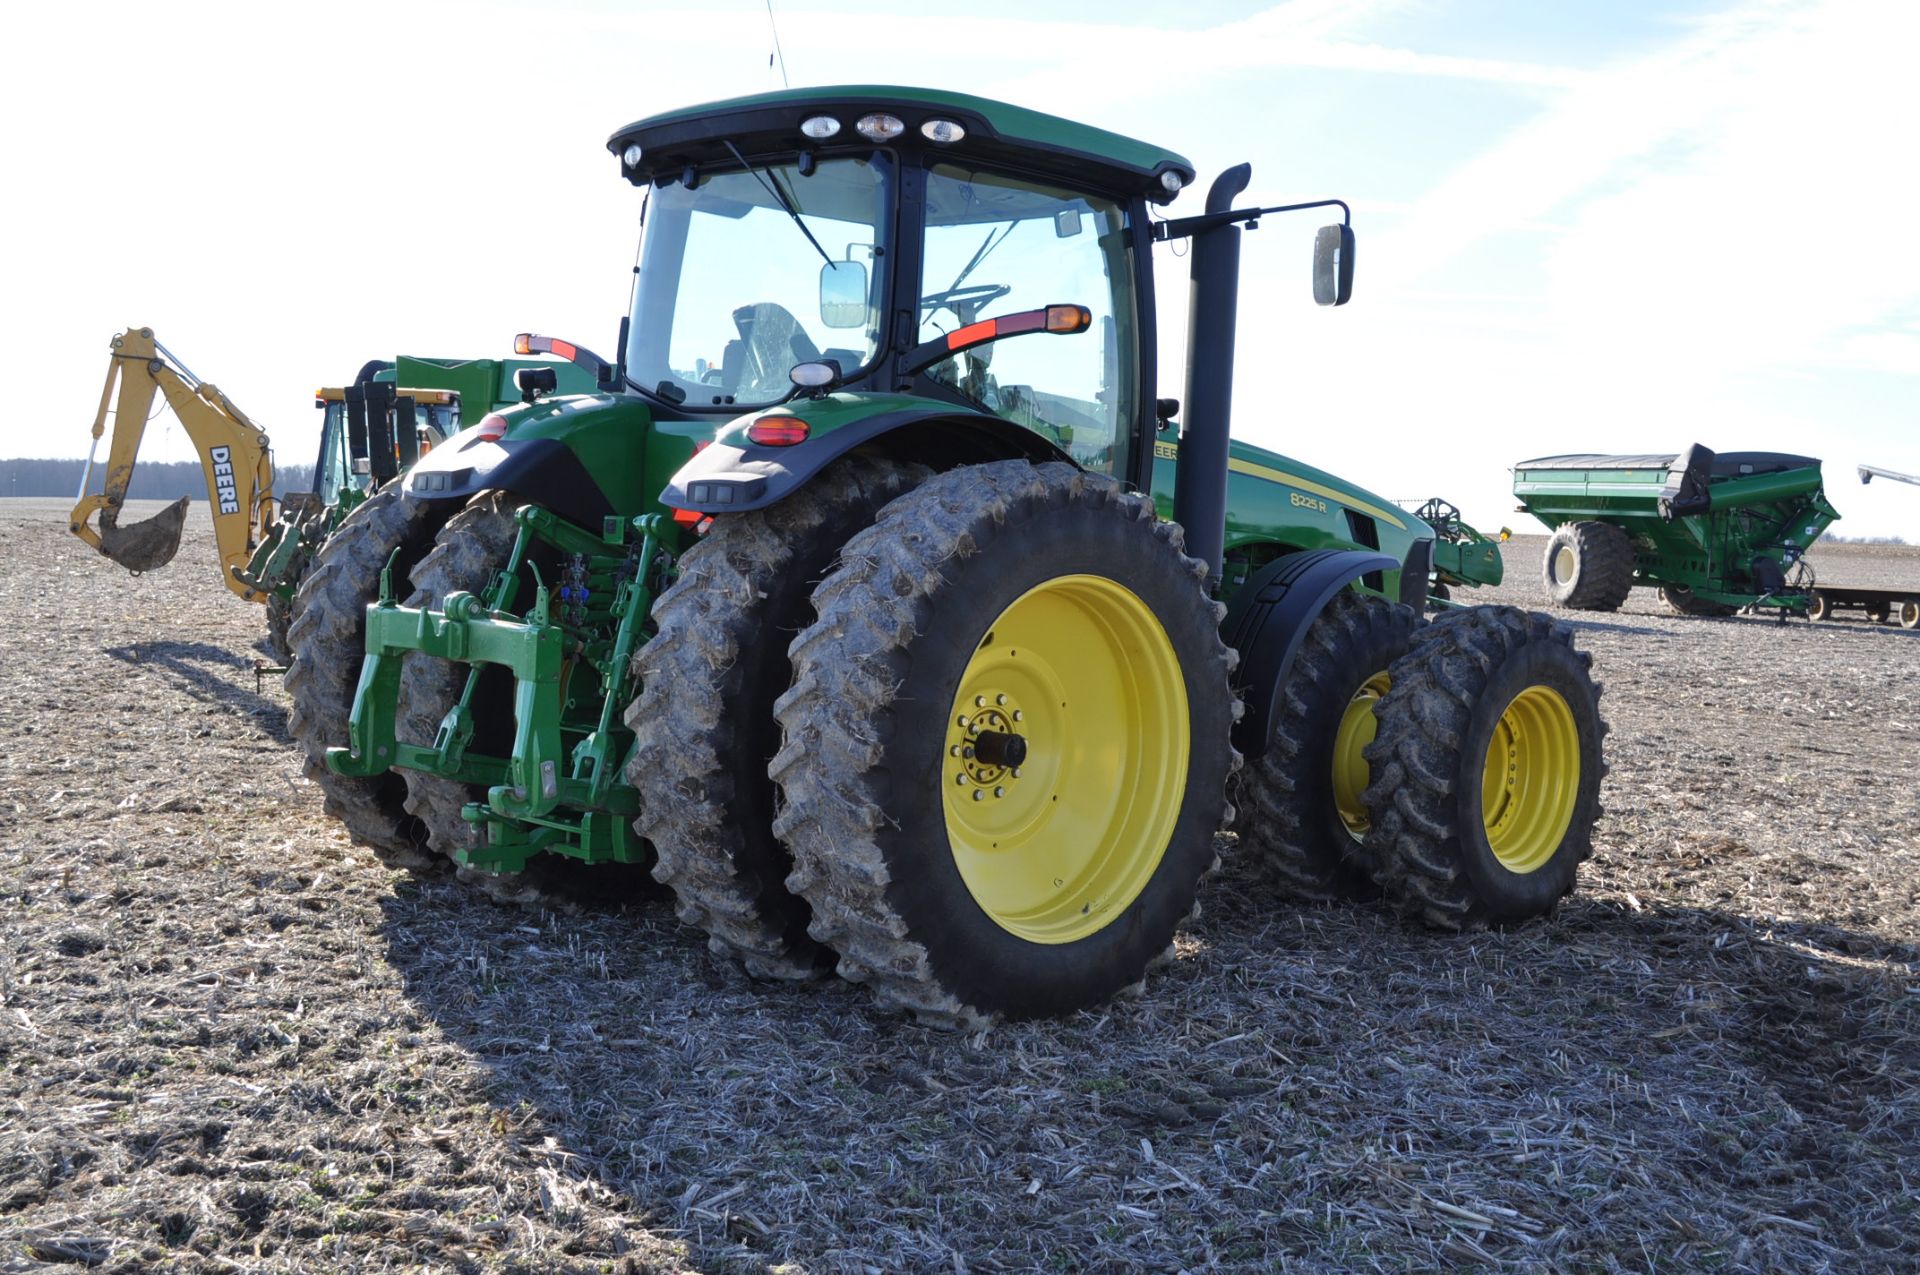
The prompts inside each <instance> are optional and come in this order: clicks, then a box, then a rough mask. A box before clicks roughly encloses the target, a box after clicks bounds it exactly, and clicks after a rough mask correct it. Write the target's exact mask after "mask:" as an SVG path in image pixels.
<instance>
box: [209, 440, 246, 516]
mask: <svg viewBox="0 0 1920 1275" xmlns="http://www.w3.org/2000/svg"><path fill="white" fill-rule="evenodd" d="M208 454H209V455H210V456H212V457H213V492H214V495H215V496H216V497H218V498H219V505H220V512H221V513H223V514H237V513H239V512H240V493H239V491H238V490H237V489H236V488H235V487H234V485H233V460H232V456H233V449H232V448H228V447H216V448H214V449H213V450H212V451H211V452H209V453H208Z"/></svg>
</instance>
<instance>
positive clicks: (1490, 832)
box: [1480, 686, 1580, 873]
mask: <svg viewBox="0 0 1920 1275" xmlns="http://www.w3.org/2000/svg"><path fill="white" fill-rule="evenodd" d="M1579 790H1580V731H1579V727H1578V726H1577V725H1576V724H1575V722H1574V717H1573V709H1572V708H1571V707H1569V706H1568V704H1567V701H1566V700H1565V698H1563V697H1562V696H1561V694H1560V692H1558V691H1556V690H1554V689H1553V688H1552V687H1550V686H1529V687H1527V688H1526V689H1525V690H1523V691H1521V692H1520V693H1519V694H1518V695H1515V696H1514V697H1513V699H1512V701H1511V702H1509V703H1508V705H1507V707H1506V709H1505V711H1504V712H1502V713H1501V715H1500V720H1499V721H1498V722H1496V723H1495V724H1494V728H1493V738H1491V739H1490V740H1488V741H1487V755H1486V760H1485V763H1484V766H1483V769H1482V771H1481V779H1480V814H1481V819H1482V821H1483V826H1484V827H1485V829H1486V835H1487V845H1488V847H1489V848H1491V849H1492V851H1493V856H1494V858H1496V859H1498V860H1499V861H1500V864H1501V866H1503V867H1505V868H1506V869H1507V870H1508V871H1510V872H1518V873H1527V872H1534V871H1537V870H1539V869H1540V868H1541V867H1542V866H1544V865H1545V864H1546V862H1547V861H1548V860H1549V859H1551V858H1552V857H1553V854H1554V851H1555V850H1557V849H1559V847H1560V843H1561V841H1562V840H1563V839H1564V838H1565V837H1566V834H1567V828H1568V827H1569V826H1570V825H1571V824H1572V822H1573V808H1574V804H1575V802H1576V800H1577V799H1578V797H1579Z"/></svg>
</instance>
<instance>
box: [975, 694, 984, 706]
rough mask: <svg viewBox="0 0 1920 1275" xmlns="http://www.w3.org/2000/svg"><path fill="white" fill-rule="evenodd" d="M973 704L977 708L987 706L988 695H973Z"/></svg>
mask: <svg viewBox="0 0 1920 1275" xmlns="http://www.w3.org/2000/svg"><path fill="white" fill-rule="evenodd" d="M973 706H974V707H975V708H985V707H986V706H987V697H986V696H984V695H976V696H974V697H973Z"/></svg>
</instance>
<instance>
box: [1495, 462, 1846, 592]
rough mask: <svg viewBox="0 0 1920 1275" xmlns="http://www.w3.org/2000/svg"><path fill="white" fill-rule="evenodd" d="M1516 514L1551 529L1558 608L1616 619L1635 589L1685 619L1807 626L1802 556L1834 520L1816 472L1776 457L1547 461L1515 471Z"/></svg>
mask: <svg viewBox="0 0 1920 1275" xmlns="http://www.w3.org/2000/svg"><path fill="white" fill-rule="evenodd" d="M1513 494H1514V495H1515V496H1517V497H1519V499H1520V507H1521V508H1522V509H1524V510H1525V511H1527V512H1528V513H1531V514H1532V515H1533V516H1534V517H1536V518H1538V519H1539V520H1540V521H1541V522H1543V523H1545V524H1546V525H1547V526H1548V527H1551V528H1553V537H1552V539H1550V540H1549V541H1548V542H1547V552H1546V557H1545V560H1544V561H1543V563H1542V565H1541V576H1542V580H1543V582H1544V584H1545V586H1546V590H1547V596H1548V598H1549V599H1551V600H1552V601H1553V602H1554V603H1555V604H1556V605H1558V606H1565V607H1572V608H1574V609H1576V610H1582V611H1613V610H1617V609H1618V608H1619V606H1620V604H1621V603H1622V602H1625V601H1626V600H1627V594H1628V593H1629V592H1630V591H1631V590H1632V589H1633V587H1634V586H1635V585H1643V586H1648V587H1653V588H1657V589H1659V590H1660V596H1661V597H1662V598H1663V599H1664V600H1665V601H1666V603H1667V605H1668V606H1669V607H1670V608H1672V609H1673V610H1675V611H1678V612H1680V613H1681V614H1683V615H1710V616H1711V615H1717V616H1725V615H1732V614H1733V613H1734V612H1735V611H1737V610H1740V609H1742V608H1746V609H1748V610H1755V611H1758V610H1773V611H1777V612H1778V614H1779V616H1780V618H1782V619H1785V618H1786V617H1787V616H1788V615H1790V614H1800V615H1804V614H1806V612H1807V608H1808V605H1809V604H1810V603H1811V602H1812V600H1813V572H1812V567H1811V565H1810V564H1809V563H1807V562H1806V561H1805V560H1804V557H1803V555H1804V554H1805V553H1806V551H1807V549H1808V548H1809V547H1810V546H1811V545H1812V544H1813V542H1814V541H1815V540H1818V539H1819V538H1820V533H1821V532H1823V531H1825V530H1826V529H1827V527H1828V525H1829V524H1831V523H1832V522H1833V521H1834V520H1835V519H1837V518H1838V517H1839V516H1840V514H1839V512H1838V511H1837V510H1835V509H1834V507H1833V506H1832V505H1831V504H1829V503H1827V497H1826V493H1825V492H1824V491H1823V490H1822V489H1821V482H1820V462H1819V461H1818V460H1815V459H1814V458H1813V457H1811V456H1789V455H1787V454H1785V453H1783V452H1721V453H1719V454H1717V455H1716V454H1715V453H1714V452H1713V451H1711V450H1709V449H1708V448H1705V447H1702V446H1700V445H1699V444H1695V445H1694V446H1692V447H1689V448H1688V449H1687V450H1686V451H1684V452H1681V453H1680V454H1679V455H1677V456H1676V455H1654V456H1645V455H1632V456H1598V455H1588V454H1579V455H1567V456H1542V457H1540V458H1539V459H1537V460H1523V461H1521V462H1520V463H1519V464H1517V465H1515V466H1514V467H1513Z"/></svg>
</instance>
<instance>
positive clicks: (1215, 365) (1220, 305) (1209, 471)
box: [1173, 164, 1253, 593]
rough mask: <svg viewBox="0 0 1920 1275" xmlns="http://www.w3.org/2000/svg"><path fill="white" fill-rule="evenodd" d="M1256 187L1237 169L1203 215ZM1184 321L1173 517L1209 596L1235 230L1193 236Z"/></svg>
mask: <svg viewBox="0 0 1920 1275" xmlns="http://www.w3.org/2000/svg"><path fill="white" fill-rule="evenodd" d="M1252 179H1253V165H1251V164H1236V165H1234V166H1233V167H1232V168H1229V169H1227V170H1226V171H1225V172H1223V173H1221V174H1220V175H1219V176H1218V177H1216V178H1214V181H1213V185H1212V187H1210V188H1209V189H1208V191H1207V212H1208V213H1209V214H1214V213H1224V212H1227V211H1229V210H1231V209H1232V207H1233V201H1234V200H1235V199H1236V198H1238V197H1239V195H1240V192H1241V191H1244V190H1245V189H1246V188H1247V183H1248V182H1249V181H1251V180H1252ZM1190 271H1191V273H1190V276H1189V277H1190V279H1191V290H1190V292H1189V298H1188V306H1189V310H1188V320H1187V394H1186V421H1185V424H1184V425H1183V427H1182V428H1181V431H1180V468H1179V471H1178V473H1177V474H1176V475H1175V478H1174V487H1173V517H1174V520H1175V521H1176V522H1178V523H1179V524H1180V525H1181V527H1183V528H1184V529H1185V530H1186V535H1187V552H1188V553H1189V554H1191V555H1193V556H1194V557H1196V558H1198V559H1200V560H1201V561H1202V562H1204V563H1206V564H1207V591H1208V592H1209V593H1212V592H1214V591H1215V590H1216V589H1217V588H1218V587H1219V584H1220V563H1221V556H1222V554H1223V553H1224V551H1225V547H1226V540H1227V458H1228V453H1227V446H1228V442H1229V428H1230V426H1231V424H1232V415H1233V334H1234V328H1235V326H1236V323H1237V319H1238V314H1239V308H1240V227H1239V226H1237V225H1235V224H1233V223H1231V222H1227V221H1222V222H1220V223H1219V224H1217V225H1212V226H1207V227H1205V228H1204V229H1200V230H1196V231H1195V232H1194V235H1193V264H1192V266H1191V267H1190Z"/></svg>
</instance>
